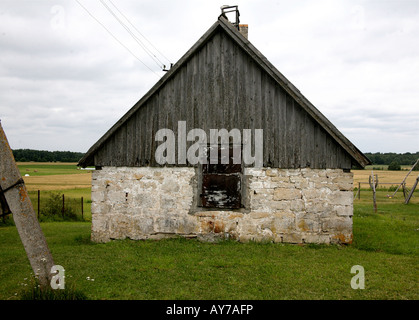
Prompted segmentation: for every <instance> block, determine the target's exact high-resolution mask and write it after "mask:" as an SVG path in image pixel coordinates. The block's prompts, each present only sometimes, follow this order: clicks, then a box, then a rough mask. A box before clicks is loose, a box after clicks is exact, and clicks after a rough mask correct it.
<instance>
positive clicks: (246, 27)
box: [239, 24, 249, 39]
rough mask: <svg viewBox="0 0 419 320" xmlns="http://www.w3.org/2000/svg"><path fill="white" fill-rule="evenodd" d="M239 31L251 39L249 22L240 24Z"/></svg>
mask: <svg viewBox="0 0 419 320" xmlns="http://www.w3.org/2000/svg"><path fill="white" fill-rule="evenodd" d="M239 31H240V33H241V34H242V36H243V37H245V38H246V39H249V25H247V24H239Z"/></svg>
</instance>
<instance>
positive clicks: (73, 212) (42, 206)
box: [29, 190, 91, 221]
mask: <svg viewBox="0 0 419 320" xmlns="http://www.w3.org/2000/svg"><path fill="white" fill-rule="evenodd" d="M29 196H30V198H31V202H32V206H33V209H34V211H35V213H36V215H37V217H38V220H39V221H86V218H87V217H86V213H87V212H89V211H90V203H91V201H90V200H86V199H84V198H83V197H69V196H66V195H65V194H64V193H59V192H41V191H40V190H38V191H35V192H30V193H29Z"/></svg>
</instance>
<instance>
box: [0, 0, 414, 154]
mask: <svg viewBox="0 0 419 320" xmlns="http://www.w3.org/2000/svg"><path fill="white" fill-rule="evenodd" d="M102 1H103V3H104V4H105V5H107V6H108V7H109V8H111V9H112V10H113V12H114V13H115V14H116V15H117V16H118V17H119V19H121V21H124V22H125V24H126V25H127V26H129V27H130V30H132V31H133V32H134V30H135V29H134V28H133V26H132V25H129V23H128V21H127V20H124V19H125V18H124V17H123V16H122V15H121V14H120V13H119V12H118V11H117V9H118V10H119V11H120V12H122V13H123V14H124V15H125V17H126V18H128V20H129V22H131V23H132V24H133V25H134V26H135V27H136V29H137V30H138V31H139V32H141V34H142V35H143V36H145V38H146V39H147V40H148V41H149V42H147V40H145V39H144V38H142V37H141V36H140V35H139V34H138V33H137V37H138V38H139V39H141V41H142V42H143V43H144V45H145V47H146V48H147V49H148V50H151V51H152V54H150V55H151V56H152V57H153V59H152V58H151V57H150V55H149V54H148V53H147V52H146V51H145V50H144V49H143V48H142V47H140V45H139V43H138V42H137V41H135V40H134V39H133V38H132V37H131V36H130V34H129V33H128V32H127V31H126V30H125V29H124V28H123V27H122V25H121V24H120V23H119V22H118V21H117V20H116V19H115V18H114V17H113V16H112V15H111V13H110V12H109V11H108V10H107V9H106V7H105V5H104V4H103V3H102V2H101V1H99V0H78V1H77V0H66V1H59V0H54V1H49V0H44V1H41V0H38V1H36V0H30V1H23V0H12V1H5V0H0V119H1V124H2V126H3V129H4V130H5V132H6V135H7V137H8V140H9V143H10V145H11V148H12V149H22V148H28V149H38V150H50V151H54V150H60V151H78V152H86V151H87V150H88V149H89V148H90V146H91V145H93V144H94V143H95V142H96V141H97V140H98V139H99V138H100V137H101V136H102V135H103V134H104V133H105V132H106V131H107V130H108V129H109V128H110V127H111V126H112V125H113V124H114V123H115V122H116V121H117V120H118V119H119V118H120V117H121V116H123V115H124V114H125V113H126V112H127V111H128V110H129V109H130V108H131V107H132V106H133V105H134V104H135V103H136V102H137V101H138V100H139V99H140V98H141V97H142V96H143V95H144V94H145V93H147V91H148V90H149V89H150V88H151V87H152V86H153V85H154V84H155V83H156V82H157V81H158V80H159V78H160V77H162V76H163V75H164V72H163V71H161V69H160V66H159V65H161V63H164V64H166V66H168V65H169V63H170V62H172V63H175V62H177V61H178V60H179V59H180V58H181V57H182V55H183V54H184V53H186V51H187V50H189V48H190V47H191V46H192V45H193V44H194V43H195V42H196V41H197V40H198V39H199V38H200V37H201V36H202V35H203V34H204V33H205V32H206V31H207V30H208V29H209V28H210V27H211V25H212V24H213V23H214V22H215V21H216V20H217V18H218V16H219V14H220V12H221V10H220V6H221V5H224V4H230V5H233V4H234V5H236V4H238V5H239V10H240V19H241V23H247V24H249V40H250V41H251V42H252V44H253V45H254V46H255V47H256V48H257V49H258V50H259V51H261V52H262V54H264V55H265V56H266V57H267V58H268V60H269V61H270V62H271V63H272V64H273V65H274V66H275V67H276V68H277V69H278V70H279V71H280V72H281V73H282V74H283V75H284V76H285V77H287V78H288V80H290V81H291V82H292V83H293V84H294V85H295V86H296V87H297V88H298V89H299V90H300V91H301V92H302V94H303V95H304V96H305V97H306V98H307V99H308V100H310V101H311V102H312V103H313V104H314V105H315V106H316V107H317V108H318V109H319V110H320V111H321V112H322V113H323V114H324V115H325V116H326V117H327V118H328V119H329V120H330V121H331V122H332V123H333V124H334V125H335V126H336V127H337V128H338V129H339V130H340V131H341V132H342V133H343V134H344V135H345V136H346V137H347V138H348V139H349V140H350V141H351V142H352V143H354V144H355V145H356V146H357V147H358V148H359V149H360V150H361V151H363V152H397V153H404V152H416V151H419V1H418V0H412V1H409V0H398V1H396V0H394V1H390V0H377V1H362V0H358V1H357V0H342V1H337V0H328V1H326V0H324V1H323V0H319V1H313V0H311V1H289V0H277V1H275V0H272V1H270V0H266V1H263V0H258V1H246V0H236V1H234V2H231V3H228V2H223V1H208V0H202V1H201V0H189V1H186V0H182V1H177V0H176V1H174V0H141V1H129V0H112V2H110V0H102ZM80 4H81V5H80ZM113 5H115V6H113ZM82 6H84V7H85V8H86V9H87V10H88V11H89V12H90V14H89V13H88V12H86V10H85V9H84V8H83V7H82ZM92 16H93V17H94V18H93V17H92ZM95 18H96V19H97V20H98V21H99V22H100V23H101V24H102V25H103V26H104V27H106V29H107V30H109V32H110V33H111V34H112V35H111V34H110V33H109V32H108V31H106V30H105V29H104V27H103V26H102V25H101V24H99V22H98V21H96V20H95ZM231 18H232V17H231ZM135 32H137V31H135ZM116 39H117V40H116ZM150 43H151V44H150ZM128 50H129V51H128ZM157 50H158V51H157ZM157 58H158V60H157ZM155 60H156V61H155Z"/></svg>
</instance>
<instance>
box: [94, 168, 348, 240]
mask: <svg viewBox="0 0 419 320" xmlns="http://www.w3.org/2000/svg"><path fill="white" fill-rule="evenodd" d="M244 176H245V179H244V185H243V187H244V188H246V190H245V193H244V194H245V195H246V200H245V203H246V208H244V209H240V210H222V211H221V210H220V211H214V210H205V209H202V208H200V207H197V206H196V203H197V201H196V197H197V196H198V191H197V180H198V179H197V174H196V169H195V168H177V167H163V168H151V167H142V168H127V167H118V168H116V167H104V168H103V169H102V170H97V171H94V173H93V178H92V240H93V241H97V242H106V241H109V240H111V239H124V238H131V239H159V238H163V237H170V236H179V235H180V236H185V237H198V238H200V239H202V240H207V241H213V240H216V239H218V238H233V239H237V240H238V241H243V242H245V241H275V242H291V243H350V242H351V241H352V214H353V206H352V200H353V193H352V188H353V176H352V173H345V172H343V171H342V170H341V169H326V170H320V169H270V168H263V169H254V168H246V169H245V173H244Z"/></svg>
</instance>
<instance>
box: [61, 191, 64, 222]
mask: <svg viewBox="0 0 419 320" xmlns="http://www.w3.org/2000/svg"><path fill="white" fill-rule="evenodd" d="M64 205H65V200H64V193H63V208H62V210H61V213H62V215H63V219H64Z"/></svg>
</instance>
